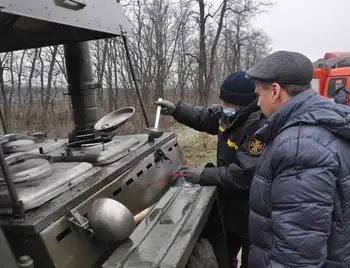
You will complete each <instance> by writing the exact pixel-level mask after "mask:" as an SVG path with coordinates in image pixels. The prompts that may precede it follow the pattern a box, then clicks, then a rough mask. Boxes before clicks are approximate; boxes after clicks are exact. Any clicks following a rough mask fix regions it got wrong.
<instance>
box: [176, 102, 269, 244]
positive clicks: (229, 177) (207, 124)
mask: <svg viewBox="0 0 350 268" xmlns="http://www.w3.org/2000/svg"><path fill="white" fill-rule="evenodd" d="M221 114H222V108H221V107H220V106H219V105H214V106H211V107H209V108H204V107H194V106H191V105H189V104H186V103H183V102H180V103H179V104H177V110H176V112H175V114H174V115H173V116H174V118H175V120H177V121H178V122H180V123H182V124H184V125H187V126H189V127H191V128H193V129H195V130H198V131H202V132H207V133H209V134H212V135H218V144H217V167H212V168H205V169H204V171H203V173H202V174H201V177H200V184H201V185H204V186H217V187H218V192H219V198H220V204H221V207H222V209H223V216H224V222H225V227H226V229H227V230H228V231H230V232H233V233H235V234H237V235H239V236H240V237H243V238H244V237H246V238H247V237H248V215H249V204H248V202H249V189H250V185H251V181H252V179H253V176H254V172H255V167H256V164H257V162H258V159H259V154H260V152H261V150H262V148H263V144H261V143H259V141H256V140H255V139H254V138H253V134H254V133H255V132H256V131H257V130H258V129H259V128H260V127H261V126H262V125H263V120H264V118H265V117H264V116H263V114H262V113H261V110H260V109H259V107H257V103H256V102H254V103H253V104H252V105H250V106H249V107H247V108H246V109H244V110H242V111H240V112H238V114H237V116H236V117H235V119H234V120H233V121H231V122H230V121H228V120H221V118H222V116H221Z"/></svg>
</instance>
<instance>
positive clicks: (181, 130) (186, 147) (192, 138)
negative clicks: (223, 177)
mask: <svg viewBox="0 0 350 268" xmlns="http://www.w3.org/2000/svg"><path fill="white" fill-rule="evenodd" d="M174 131H175V132H176V135H177V138H178V141H179V144H180V146H181V150H182V151H183V153H184V156H185V163H186V164H188V165H192V166H196V167H203V166H204V165H205V164H206V163H208V162H212V163H214V164H216V142H217V137H216V136H212V135H209V134H206V133H201V132H198V131H195V130H193V129H190V128H188V127H184V126H178V125H177V126H175V127H174ZM238 262H239V265H240V264H241V252H239V254H238Z"/></svg>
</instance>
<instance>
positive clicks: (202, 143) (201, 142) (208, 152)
mask: <svg viewBox="0 0 350 268" xmlns="http://www.w3.org/2000/svg"><path fill="white" fill-rule="evenodd" d="M173 130H174V131H175V132H176V135H177V139H178V142H179V144H180V147H181V150H182V152H183V153H184V156H185V164H187V165H191V166H196V167H203V166H204V165H205V164H206V163H209V162H212V163H214V164H216V143H217V136H212V135H209V134H206V133H202V132H198V131H195V130H193V129H191V128H188V127H186V126H176V127H174V129H173Z"/></svg>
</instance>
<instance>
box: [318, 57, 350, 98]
mask: <svg viewBox="0 0 350 268" xmlns="http://www.w3.org/2000/svg"><path fill="white" fill-rule="evenodd" d="M314 66H315V70H314V75H313V79H312V81H311V85H312V88H313V89H314V90H316V91H317V92H318V93H319V94H320V95H322V96H324V97H326V98H328V99H333V95H334V91H335V83H336V81H337V80H341V81H342V82H343V84H344V85H345V86H346V87H347V88H348V89H349V88H350V52H328V53H326V54H325V55H324V58H323V59H321V60H319V61H317V62H316V63H314ZM348 104H350V100H349V101H348Z"/></svg>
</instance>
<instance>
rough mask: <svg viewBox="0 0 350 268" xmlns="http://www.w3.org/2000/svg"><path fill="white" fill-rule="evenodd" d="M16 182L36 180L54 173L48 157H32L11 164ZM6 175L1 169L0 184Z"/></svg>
mask: <svg viewBox="0 0 350 268" xmlns="http://www.w3.org/2000/svg"><path fill="white" fill-rule="evenodd" d="M9 170H10V174H11V177H12V181H13V182H14V183H21V182H27V181H34V180H37V179H40V178H43V177H45V176H48V175H50V174H51V173H52V167H51V165H50V162H49V161H48V160H46V159H40V158H32V159H26V160H23V161H20V162H17V163H14V164H12V165H9ZM4 183H5V180H4V175H3V173H2V171H1V170H0V184H4Z"/></svg>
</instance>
